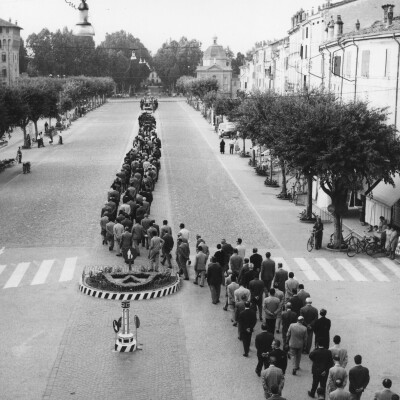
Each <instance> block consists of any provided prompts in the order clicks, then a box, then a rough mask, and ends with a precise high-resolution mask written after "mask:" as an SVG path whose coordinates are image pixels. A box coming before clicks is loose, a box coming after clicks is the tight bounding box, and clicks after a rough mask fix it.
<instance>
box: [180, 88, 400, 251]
mask: <svg viewBox="0 0 400 400" xmlns="http://www.w3.org/2000/svg"><path fill="white" fill-rule="evenodd" d="M188 82H190V81H188ZM187 85H189V83H186V86H187ZM183 87H185V85H183ZM197 95H198V98H200V99H201V100H202V101H203V102H204V103H205V105H206V106H208V107H213V108H214V110H215V112H216V113H217V114H224V115H226V116H228V118H229V120H231V121H234V122H236V123H237V126H238V131H239V132H241V135H242V137H243V138H246V137H247V138H249V139H251V140H252V141H253V143H257V144H259V145H261V146H264V147H266V148H268V149H269V150H270V154H271V156H272V157H274V158H276V159H277V160H279V163H280V166H281V169H282V175H283V178H282V192H283V193H282V194H283V195H286V176H285V171H286V170H287V169H288V168H289V169H290V170H292V171H297V172H299V173H300V174H302V175H303V176H304V177H305V178H306V180H307V183H308V185H307V186H308V202H307V216H308V217H309V218H310V217H311V216H312V182H313V179H314V178H315V177H317V178H318V179H319V183H320V186H321V189H322V190H323V191H324V192H325V193H326V194H327V195H328V196H329V197H330V198H331V205H330V207H329V210H330V212H331V213H332V215H333V218H334V226H335V231H334V246H335V247H339V246H340V243H341V218H342V216H343V215H344V213H345V212H346V211H347V203H348V198H349V194H350V193H351V192H352V191H356V190H360V189H364V188H365V187H371V186H372V185H373V184H374V183H376V181H378V180H383V181H384V182H385V183H388V184H392V185H393V184H394V182H393V176H394V175H395V174H396V173H399V172H400V139H399V136H398V135H397V132H396V128H395V127H394V126H393V125H389V124H388V112H387V109H382V108H370V107H369V105H368V104H367V103H366V102H362V101H357V102H348V103H344V102H341V101H339V100H338V99H337V98H336V97H335V95H334V94H332V93H327V92H324V91H321V90H310V91H308V90H306V91H304V92H302V93H297V94H294V95H280V94H276V93H273V92H262V93H261V92H256V93H251V94H250V95H245V94H244V93H239V96H238V97H237V98H236V99H228V98H225V97H224V96H222V95H221V94H219V93H218V92H217V91H215V90H209V91H208V93H205V94H204V93H197Z"/></svg>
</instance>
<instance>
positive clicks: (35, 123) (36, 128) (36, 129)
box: [33, 120, 39, 139]
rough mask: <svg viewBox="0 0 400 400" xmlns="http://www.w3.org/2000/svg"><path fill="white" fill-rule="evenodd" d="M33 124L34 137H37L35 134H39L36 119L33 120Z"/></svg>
mask: <svg viewBox="0 0 400 400" xmlns="http://www.w3.org/2000/svg"><path fill="white" fill-rule="evenodd" d="M33 125H35V137H36V139H37V135H38V134H39V132H38V127H37V120H36V121H33Z"/></svg>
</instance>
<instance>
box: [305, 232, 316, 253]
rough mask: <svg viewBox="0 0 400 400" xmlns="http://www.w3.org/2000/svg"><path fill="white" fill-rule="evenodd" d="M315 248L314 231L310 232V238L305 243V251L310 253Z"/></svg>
mask: <svg viewBox="0 0 400 400" xmlns="http://www.w3.org/2000/svg"><path fill="white" fill-rule="evenodd" d="M314 246H315V230H314V229H313V230H312V231H311V236H310V237H309V238H308V241H307V250H308V251H312V250H313V248H314Z"/></svg>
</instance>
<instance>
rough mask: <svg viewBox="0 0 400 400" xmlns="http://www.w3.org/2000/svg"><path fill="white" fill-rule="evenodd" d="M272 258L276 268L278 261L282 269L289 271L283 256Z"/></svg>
mask: <svg viewBox="0 0 400 400" xmlns="http://www.w3.org/2000/svg"><path fill="white" fill-rule="evenodd" d="M273 259H274V261H275V264H276V268H278V263H281V264H282V268H283V269H286V271H288V272H290V271H291V269H290V267H289V264H288V263H287V262H286V260H285V259H284V258H283V257H274V258H273Z"/></svg>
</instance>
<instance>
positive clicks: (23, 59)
mask: <svg viewBox="0 0 400 400" xmlns="http://www.w3.org/2000/svg"><path fill="white" fill-rule="evenodd" d="M28 61H29V60H28V52H27V50H26V47H25V42H24V40H23V39H22V38H21V39H20V46H19V72H20V73H21V74H24V73H25V72H27V68H28Z"/></svg>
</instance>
